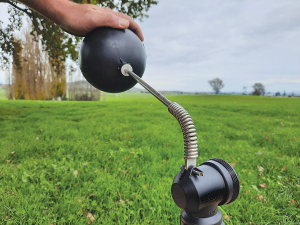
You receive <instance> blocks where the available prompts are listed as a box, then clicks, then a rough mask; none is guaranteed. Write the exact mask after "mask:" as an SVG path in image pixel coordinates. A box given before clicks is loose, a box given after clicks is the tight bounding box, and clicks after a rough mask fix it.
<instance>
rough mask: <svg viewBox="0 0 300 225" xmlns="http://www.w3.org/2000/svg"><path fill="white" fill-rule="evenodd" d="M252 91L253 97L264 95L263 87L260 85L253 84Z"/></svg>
mask: <svg viewBox="0 0 300 225" xmlns="http://www.w3.org/2000/svg"><path fill="white" fill-rule="evenodd" d="M253 88H254V91H253V92H252V94H253V95H264V94H265V87H264V85H263V84H262V83H255V84H254V85H253Z"/></svg>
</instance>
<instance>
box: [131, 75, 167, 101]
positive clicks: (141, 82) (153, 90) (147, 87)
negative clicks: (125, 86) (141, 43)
mask: <svg viewBox="0 0 300 225" xmlns="http://www.w3.org/2000/svg"><path fill="white" fill-rule="evenodd" d="M125 72H127V73H128V74H129V75H130V76H131V77H133V78H134V79H135V80H136V81H137V82H138V83H139V84H140V85H142V86H143V87H144V88H146V89H147V90H148V91H149V92H150V93H151V94H153V95H154V96H155V97H156V98H157V99H158V100H159V101H161V102H162V103H163V104H164V105H165V106H167V107H169V105H170V104H171V103H172V102H171V101H170V100H169V99H167V98H166V97H165V96H163V95H162V94H161V93H159V92H158V91H156V90H155V89H154V88H152V87H151V86H150V85H149V84H147V83H146V82H145V81H143V80H142V79H141V78H140V77H139V76H138V75H136V74H135V73H134V72H132V71H130V70H128V69H126V70H125Z"/></svg>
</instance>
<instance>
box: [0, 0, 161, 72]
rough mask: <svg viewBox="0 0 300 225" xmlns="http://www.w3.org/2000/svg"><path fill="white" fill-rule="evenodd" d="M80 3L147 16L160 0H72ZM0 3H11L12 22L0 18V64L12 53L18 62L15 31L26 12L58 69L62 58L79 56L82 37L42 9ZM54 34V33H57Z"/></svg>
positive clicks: (3, 1)
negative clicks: (57, 22) (54, 21)
mask: <svg viewBox="0 0 300 225" xmlns="http://www.w3.org/2000/svg"><path fill="white" fill-rule="evenodd" d="M73 1H74V2H77V3H91V4H95V5H99V6H103V7H108V8H111V9H114V10H117V11H119V12H122V13H125V14H127V15H129V16H131V17H133V18H140V20H142V19H143V18H144V17H148V15H147V14H146V12H147V11H148V10H149V8H150V7H151V6H152V5H155V4H157V1H155V0H138V1H134V0H127V1H123V0H119V1H115V0H93V1H91V0H73ZM0 3H7V4H9V7H8V13H9V15H10V18H9V21H10V23H9V24H8V25H7V27H6V28H4V27H2V24H3V22H2V21H0V43H1V44H0V49H1V51H0V67H2V68H3V67H7V63H8V60H9V57H11V56H12V57H13V58H14V62H15V63H18V62H19V58H18V53H19V52H20V51H21V50H20V41H19V40H16V39H15V38H14V36H13V33H14V32H15V31H16V30H18V31H20V29H21V28H22V27H23V23H22V19H23V17H24V16H26V17H27V18H29V20H30V21H31V23H32V25H33V28H32V31H31V35H34V36H35V37H37V36H40V37H41V40H42V44H43V47H44V49H45V50H46V51H47V53H48V55H49V57H50V59H51V63H52V64H53V66H54V67H55V69H56V70H57V71H58V70H59V69H60V68H61V67H60V65H59V62H61V61H63V62H64V61H65V60H66V58H67V57H68V56H69V57H71V59H72V60H76V59H77V58H78V51H77V50H78V43H79V41H80V40H81V38H79V37H74V36H72V35H70V34H67V33H65V32H64V31H63V30H61V29H60V28H59V26H57V25H56V24H54V23H53V22H52V21H50V20H49V19H47V18H45V17H43V16H42V15H40V14H39V13H37V12H35V11H33V10H32V9H30V8H28V7H26V6H24V5H23V4H21V3H19V2H17V1H15V0H0ZM54 34H55V35H54Z"/></svg>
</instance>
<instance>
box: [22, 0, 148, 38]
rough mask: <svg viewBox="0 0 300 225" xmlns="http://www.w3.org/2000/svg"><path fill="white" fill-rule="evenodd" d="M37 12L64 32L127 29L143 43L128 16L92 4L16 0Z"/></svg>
mask: <svg viewBox="0 0 300 225" xmlns="http://www.w3.org/2000/svg"><path fill="white" fill-rule="evenodd" d="M18 1H20V2H22V3H23V4H25V5H27V6H28V7H30V8H31V9H33V10H35V11H37V12H39V13H40V14H42V15H44V16H45V17H47V18H48V19H50V20H52V21H53V22H54V23H56V24H58V25H59V26H60V27H61V28H62V29H63V30H64V31H66V32H68V33H70V34H73V35H77V36H85V35H86V34H87V33H88V32H90V31H92V30H93V29H95V28H97V27H112V28H117V29H126V28H129V29H131V30H132V31H133V32H135V33H136V35H137V36H138V37H139V38H140V39H141V40H142V41H143V40H144V37H143V33H142V31H141V28H140V27H139V25H138V24H137V23H136V22H135V21H134V20H133V19H132V18H131V17H129V16H127V15H125V14H123V13H119V12H114V11H112V10H111V9H108V8H101V7H99V6H96V5H92V4H78V3H75V2H72V1H70V0H18Z"/></svg>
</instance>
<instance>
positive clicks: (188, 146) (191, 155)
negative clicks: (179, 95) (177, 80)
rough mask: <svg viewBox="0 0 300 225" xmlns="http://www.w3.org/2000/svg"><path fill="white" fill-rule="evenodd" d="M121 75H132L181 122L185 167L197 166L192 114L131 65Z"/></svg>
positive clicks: (123, 67)
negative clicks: (139, 74) (144, 79)
mask: <svg viewBox="0 0 300 225" xmlns="http://www.w3.org/2000/svg"><path fill="white" fill-rule="evenodd" d="M121 73H122V74H123V75H124V76H128V75H130V76H131V77H133V78H134V79H135V80H136V81H137V82H139V84H140V85H142V86H143V87H144V88H146V89H147V90H148V91H149V92H150V93H151V94H153V95H154V96H155V97H156V98H157V99H158V100H160V101H161V102H162V103H163V104H164V105H165V106H167V107H168V110H169V112H170V113H171V114H172V115H173V116H175V118H176V119H177V120H178V121H179V124H180V126H181V129H182V132H183V137H184V159H185V167H186V168H188V167H189V166H190V165H193V166H196V164H197V158H198V141H197V134H196V128H195V125H194V122H193V120H192V118H191V116H190V114H189V113H188V112H187V111H186V110H185V109H184V108H183V107H182V106H181V105H179V104H178V103H176V102H171V101H170V100H169V99H167V98H166V97H165V96H163V95H162V94H160V93H159V92H158V91H156V90H155V89H154V88H152V87H151V86H150V85H149V84H147V83H146V82H145V81H143V80H142V79H141V78H140V77H139V76H138V75H136V74H135V73H134V72H133V71H132V67H131V66H130V65H129V64H125V65H123V66H122V68H121Z"/></svg>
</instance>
